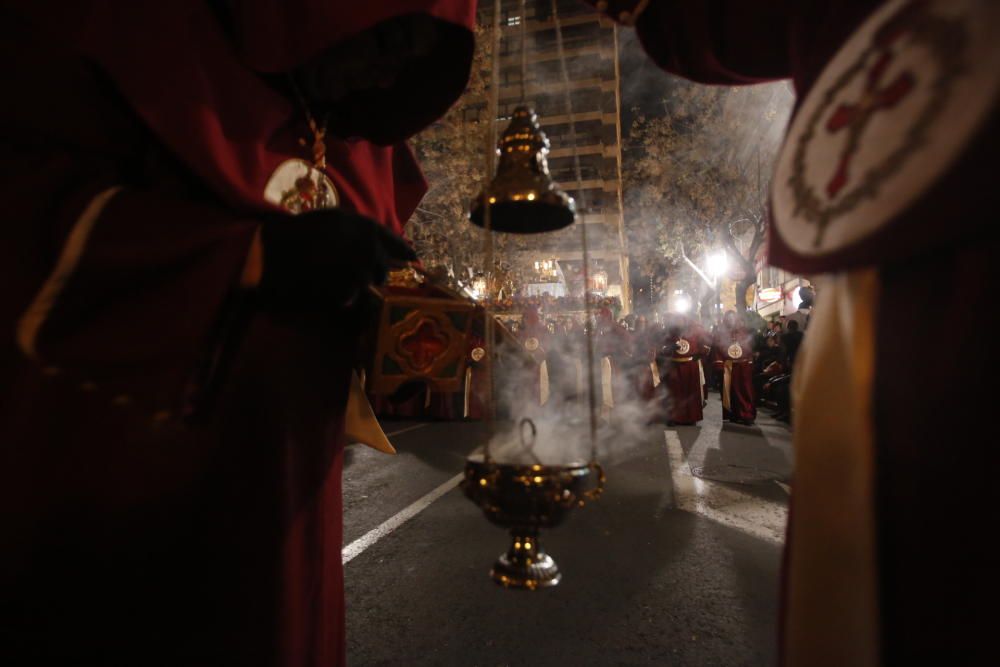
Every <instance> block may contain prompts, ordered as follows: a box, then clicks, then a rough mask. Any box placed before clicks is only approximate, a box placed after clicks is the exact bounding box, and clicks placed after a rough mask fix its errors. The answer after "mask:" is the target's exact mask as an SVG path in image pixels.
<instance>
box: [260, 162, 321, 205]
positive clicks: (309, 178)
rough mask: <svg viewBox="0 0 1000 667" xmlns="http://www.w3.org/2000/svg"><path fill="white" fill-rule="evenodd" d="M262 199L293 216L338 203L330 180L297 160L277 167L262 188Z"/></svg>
mask: <svg viewBox="0 0 1000 667" xmlns="http://www.w3.org/2000/svg"><path fill="white" fill-rule="evenodd" d="M264 200H265V201H267V202H268V203H270V204H274V205H275V206H280V207H281V208H283V209H284V210H286V211H288V212H289V213H292V214H296V215H297V214H299V213H304V212H306V211H315V210H319V209H324V208H336V207H337V206H338V205H339V204H340V197H339V196H338V194H337V188H336V187H335V186H334V185H333V181H331V180H330V177H329V176H327V175H326V174H324V173H323V172H322V171H320V170H319V169H316V168H315V167H313V166H312V165H310V164H309V163H308V162H306V161H305V160H300V159H298V158H293V159H290V160H285V161H284V162H282V163H281V164H280V165H278V168H277V169H275V170H274V173H273V174H271V178H270V180H268V182H267V185H266V186H265V187H264Z"/></svg>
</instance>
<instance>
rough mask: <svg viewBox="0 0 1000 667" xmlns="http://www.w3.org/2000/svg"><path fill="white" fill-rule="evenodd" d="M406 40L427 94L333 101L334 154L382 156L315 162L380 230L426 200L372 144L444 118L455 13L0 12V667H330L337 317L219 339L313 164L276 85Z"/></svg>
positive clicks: (305, 5) (460, 39) (254, 317)
mask: <svg viewBox="0 0 1000 667" xmlns="http://www.w3.org/2000/svg"><path fill="white" fill-rule="evenodd" d="M403 14H408V15H411V16H420V17H423V20H425V21H427V22H428V23H429V25H431V26H432V27H433V28H432V29H433V30H436V31H438V35H439V37H445V38H446V39H439V40H438V41H436V42H435V44H436V46H435V47H434V48H433V49H432V50H431V51H430V52H429V53H427V54H426V59H427V60H426V61H425V64H426V63H427V62H430V63H431V64H433V65H434V66H433V67H427V71H433V72H434V76H433V77H428V76H419V75H418V73H417V72H411V73H408V75H407V76H404V77H401V78H400V79H398V80H397V81H398V85H396V86H391V87H387V88H383V89H380V91H367V92H361V93H358V95H359V96H360V97H362V98H365V99H360V100H359V101H358V104H366V105H367V106H368V107H369V108H376V107H379V105H378V104H374V105H373V104H371V102H372V100H375V102H381V101H383V100H386V99H389V98H390V97H392V96H393V95H396V96H397V97H398V99H396V104H395V105H389V106H388V107H387V108H386V111H385V113H384V114H379V113H375V112H372V113H368V114H366V115H365V120H364V122H362V121H359V120H358V119H356V118H353V117H352V115H351V109H352V108H354V107H353V102H351V101H350V100H351V96H350V95H347V97H346V98H345V99H346V100H347V101H346V102H345V103H344V104H342V105H341V109H340V114H341V115H340V116H336V115H335V117H334V118H331V123H330V126H329V128H328V131H329V134H330V135H335V134H337V133H338V132H339V131H341V130H343V132H342V134H348V133H350V134H360V135H363V136H372V137H375V138H377V139H378V140H380V141H386V142H388V143H389V144H391V145H386V146H385V147H380V146H377V145H374V144H372V143H368V142H366V141H360V140H358V141H351V142H347V141H342V140H337V139H334V138H328V140H327V167H326V169H325V173H324V174H322V176H320V177H319V178H320V180H323V179H329V181H328V183H327V185H328V186H329V187H328V190H327V193H328V195H329V194H330V192H331V191H332V192H333V193H334V194H333V197H335V199H336V202H337V203H339V205H340V206H341V207H343V208H344V209H347V210H353V211H356V212H358V213H360V214H363V215H366V216H368V217H370V218H373V219H375V220H376V221H378V222H379V223H381V224H383V225H386V226H388V227H389V228H391V229H393V230H396V231H398V230H400V229H401V227H402V224H403V223H404V222H405V221H406V219H407V218H408V216H409V215H410V213H411V211H412V210H413V208H414V207H415V205H416V203H417V201H418V200H419V198H420V197H421V195H422V193H423V190H424V183H423V179H422V177H421V175H420V172H419V169H418V168H417V165H416V163H415V162H414V160H413V157H412V155H411V153H410V152H409V150H408V149H407V148H406V147H405V145H403V144H402V143H395V142H398V141H400V140H401V139H403V138H404V137H405V136H406V135H407V134H408V133H410V132H412V131H413V130H414V129H416V127H419V125H420V124H426V123H427V122H429V121H430V120H431V119H433V118H434V117H435V116H436V115H438V114H439V113H441V112H442V111H443V110H444V109H445V108H447V106H448V105H449V104H450V103H451V101H452V100H453V99H454V98H455V97H456V96H457V95H458V94H459V93H460V92H461V90H462V87H463V85H464V80H465V77H466V74H467V67H468V62H469V55H470V53H471V48H472V37H471V31H470V30H469V29H468V26H469V25H471V19H472V8H471V6H469V4H468V3H465V2H446V1H444V0H442V1H439V2H432V1H427V2H422V3H421V2H417V1H416V0H414V1H412V2H405V1H399V2H391V3H389V2H386V3H361V4H357V3H345V2H335V1H333V0H329V1H325V2H320V1H319V0H315V1H314V0H289V1H282V2H278V1H277V0H275V1H268V0H232V2H223V1H221V0H220V2H216V3H208V2H201V1H196V0H176V1H171V2H156V3H149V2H131V1H124V0H121V1H110V0H108V1H100V0H89V1H86V2H77V3H55V2H16V1H15V0H4V1H3V2H2V3H0V17H2V22H3V26H4V32H5V34H4V39H3V40H2V42H0V44H2V46H0V52H2V55H3V64H2V65H0V87H2V89H3V90H4V91H5V99H6V101H5V103H4V105H3V107H2V109H0V169H2V176H0V193H2V194H3V197H2V199H0V201H2V215H3V224H2V225H0V230H2V231H0V235H2V240H0V253H2V254H0V267H2V268H0V272H2V276H3V284H4V287H3V290H0V294H2V297H0V321H2V323H3V327H4V332H5V334H4V338H3V351H2V353H0V355H2V356H0V358H2V365H0V373H2V375H3V378H2V389H0V396H2V400H0V663H2V664H5V665H54V664H60V665H61V664H66V665H70V664H73V665H77V664H80V665H83V664H86V665H324V666H329V665H339V664H342V663H343V660H344V642H343V631H344V623H343V611H344V610H343V585H342V568H341V556H340V550H341V497H340V475H341V463H342V447H343V411H344V406H345V402H346V394H347V387H348V379H349V374H350V369H351V366H352V363H353V359H352V354H353V350H354V347H355V345H354V336H355V333H356V332H355V328H356V326H357V325H356V324H355V320H356V319H357V318H356V317H352V315H351V311H349V310H342V311H337V310H334V309H333V307H334V304H331V307H332V308H331V311H330V312H333V313H337V312H339V313H341V314H340V315H338V316H336V317H330V316H329V315H327V316H325V317H316V318H312V319H310V318H305V317H291V316H278V315H269V314H267V313H264V312H259V313H252V312H249V313H248V312H245V311H241V312H243V317H242V319H237V321H236V325H235V326H237V327H238V328H239V329H241V330H242V332H241V334H242V335H240V336H226V337H224V338H223V339H222V341H223V342H226V341H237V340H239V341H242V343H241V345H239V346H238V347H235V348H227V347H226V346H225V345H222V346H220V345H219V344H218V343H219V339H218V336H216V335H215V333H214V332H218V331H223V332H231V331H232V328H233V326H234V325H233V321H232V318H231V317H227V316H226V313H227V312H230V311H228V310H227V306H226V304H227V302H229V301H230V295H231V294H233V293H234V291H233V289H234V287H236V285H237V284H238V282H239V281H240V277H241V274H243V275H244V276H246V275H247V274H246V273H245V272H244V267H246V266H248V257H247V255H248V248H250V247H251V244H252V239H253V238H254V234H255V231H256V230H257V229H258V221H259V220H260V219H261V218H262V217H264V216H271V218H270V219H272V220H274V219H275V216H282V215H285V214H284V213H283V212H282V211H281V204H282V201H283V200H285V204H286V205H289V206H290V204H289V201H290V200H286V199H285V197H284V195H285V194H286V192H285V190H284V189H283V188H284V187H285V185H288V183H286V184H284V185H283V184H282V183H281V182H280V180H273V179H272V176H274V175H276V174H277V173H279V172H282V170H284V171H285V172H287V171H288V170H289V169H290V170H291V171H292V172H293V173H294V172H295V171H296V170H297V169H301V168H303V167H304V165H307V164H309V163H310V162H311V158H312V157H313V156H312V151H311V149H310V145H311V143H312V140H311V136H310V133H309V131H308V128H307V127H306V125H305V119H304V115H303V112H302V109H301V108H300V107H299V106H297V105H296V103H295V100H294V99H290V98H289V96H288V95H286V94H283V93H281V92H279V91H280V90H282V87H281V85H280V80H281V78H282V74H281V73H282V72H284V71H287V70H288V69H289V68H291V67H294V66H295V65H297V64H300V63H303V62H304V61H306V60H308V59H310V58H313V57H315V56H317V55H319V54H321V53H322V52H323V51H324V50H325V49H327V48H328V47H333V46H334V45H336V44H339V43H346V42H347V41H349V40H350V39H353V38H355V37H357V36H358V35H361V34H362V33H364V31H366V30H368V29H371V28H372V27H373V26H376V25H378V24H381V23H383V22H384V21H386V20H389V19H391V18H392V17H397V16H400V15H403ZM224 25H225V26H226V27H223V26H224ZM265 75H270V76H274V77H277V80H278V83H277V84H275V83H274V80H272V81H270V82H268V81H265V78H264V76H265ZM418 91H419V92H420V93H421V94H420V95H415V94H414V93H416V92H418ZM368 98H370V99H368ZM400 108H405V109H406V110H407V114H406V115H405V116H397V115H396V111H397V110H398V109H400ZM345 128H346V129H345ZM300 140H305V145H304V146H303V145H301V144H300ZM289 161H291V162H289ZM300 173H301V172H300ZM308 204H309V202H308V201H306V200H304V199H303V200H301V201H298V202H297V204H296V205H303V206H305V205H308ZM252 264H253V262H249V265H252ZM285 315H288V314H287V313H286V314H285ZM220 322H228V324H227V326H225V327H221V328H220V326H219V325H220ZM222 358H225V359H227V361H226V363H224V364H221V367H224V368H227V369H228V371H229V372H228V373H227V374H226V375H225V377H223V378H221V379H220V378H219V377H218V374H217V373H216V374H212V373H209V374H207V375H205V374H202V372H203V371H204V370H205V369H206V368H218V367H220V364H218V363H216V362H217V361H218V360H219V359H222ZM203 377H213V378H215V384H214V385H212V386H215V387H216V388H217V389H218V391H217V392H216V394H215V395H214V401H212V402H211V403H210V404H207V403H205V402H204V401H203V400H200V401H199V402H198V403H197V404H196V406H195V407H198V406H200V407H201V408H202V409H200V410H198V411H196V412H195V413H194V414H193V415H192V414H191V410H192V403H191V398H192V396H194V397H199V398H200V399H204V397H205V389H206V385H204V383H199V379H200V378H203ZM206 405H210V408H211V409H208V408H206V407H205V406H206ZM185 416H188V417H191V418H192V419H184V417H185ZM193 418H197V419H196V420H194V419H193Z"/></svg>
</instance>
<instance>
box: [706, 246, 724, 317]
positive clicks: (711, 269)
mask: <svg viewBox="0 0 1000 667" xmlns="http://www.w3.org/2000/svg"><path fill="white" fill-rule="evenodd" d="M707 266H708V273H709V275H710V276H712V280H713V282H715V303H716V308H718V310H719V312H722V288H721V285H720V282H719V278H721V277H722V276H723V275H725V273H726V270H727V269H728V268H729V258H728V257H726V251H725V250H719V251H717V252H714V253H712V254H711V255H709V256H708V261H707Z"/></svg>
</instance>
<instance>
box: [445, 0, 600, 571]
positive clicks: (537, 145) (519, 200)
mask: <svg viewBox="0 0 1000 667" xmlns="http://www.w3.org/2000/svg"><path fill="white" fill-rule="evenodd" d="M552 20H553V22H554V26H555V34H556V44H557V48H558V55H559V62H560V65H561V70H562V79H563V90H564V94H565V105H566V110H567V113H568V117H569V139H570V142H571V144H572V151H573V162H574V167H575V172H576V181H577V188H578V189H579V191H580V195H581V197H582V195H583V188H582V182H583V178H582V175H581V169H580V158H579V153H578V151H577V146H576V127H575V123H574V119H573V107H572V99H571V97H570V89H569V85H568V84H569V75H568V72H567V69H566V58H565V53H564V50H563V39H562V26H561V24H560V21H559V13H558V7H557V3H556V0H552ZM525 24H526V20H525V1H524V0H521V30H520V33H521V105H520V106H518V107H517V108H516V109H515V110H514V113H513V115H512V118H511V122H510V125H509V126H508V127H507V129H506V130H505V131H504V133H503V135H502V137H501V139H500V141H499V143H498V142H497V141H496V138H495V132H496V129H495V122H496V118H497V112H498V107H499V104H498V90H497V81H498V74H499V48H498V47H499V36H500V0H495V6H494V16H493V76H492V80H491V88H490V91H491V95H490V97H491V101H490V107H489V112H490V122H489V123H488V124H487V125H488V128H489V131H488V134H489V137H488V150H487V165H486V179H485V181H486V183H487V185H486V186H485V187H484V188H483V191H482V192H481V194H480V195H479V196H477V197H476V198H475V199H474V200H473V202H472V206H471V211H470V213H469V218H470V220H471V222H472V223H473V224H475V225H477V226H479V227H482V228H483V230H484V256H485V258H486V270H487V271H492V270H493V267H494V260H493V234H494V233H515V234H535V233H543V232H551V231H555V230H558V229H563V228H565V227H568V226H569V225H571V224H572V223H573V222H574V221H575V219H576V205H575V202H574V201H573V199H572V198H571V197H570V196H568V195H567V194H566V193H565V192H563V191H562V190H561V189H560V188H559V186H558V185H557V184H556V183H555V182H554V181H553V180H552V176H551V175H550V173H549V168H548V162H547V160H546V155H547V154H548V151H549V140H548V139H547V138H546V136H545V133H544V132H543V131H542V129H541V126H540V124H539V122H538V117H537V115H536V114H535V112H534V110H533V109H532V108H530V107H529V106H528V105H527V104H526V103H525V99H526V83H525V81H526V78H525V75H526V71H527V67H526V55H525V53H526V52H525V40H526V38H527V31H526V27H525ZM496 155H499V164H498V165H497V168H496V173H495V175H494V173H493V161H494V156H496ZM579 227H580V238H581V245H582V251H583V267H584V268H583V270H584V276H583V277H584V285H585V286H586V285H589V284H590V280H589V275H588V274H589V268H588V259H589V256H588V250H587V229H586V227H587V226H586V225H580V226H579ZM584 294H585V299H584V301H585V313H586V317H587V319H588V320H589V319H590V313H591V303H590V294H589V291H588V290H586V288H585V290H584ZM487 296H488V295H487ZM485 306H486V307H485V318H486V326H485V327H484V330H485V332H486V348H487V350H488V351H489V353H488V354H487V355H486V361H487V364H488V365H489V366H488V368H487V374H488V376H489V378H490V384H491V385H492V383H493V378H494V373H493V369H492V367H491V366H492V360H493V358H494V350H495V347H494V341H493V330H494V327H492V326H490V321H491V320H492V319H493V313H492V309H491V306H490V300H489V298H487V299H486V301H485ZM591 336H592V328H591V327H588V328H587V334H586V350H587V368H588V372H587V378H588V382H587V387H588V401H589V437H590V459H589V461H573V460H570V461H564V462H560V463H553V462H550V461H544V462H543V461H542V460H541V459H539V458H538V456H537V455H535V453H534V445H535V440H536V438H537V437H538V432H537V430H536V427H535V424H534V423H533V422H532V420H531V419H530V418H528V417H523V418H521V419H520V421H519V433H518V435H519V438H520V444H521V449H520V450H519V453H520V454H521V456H519V457H517V458H518V460H516V461H500V460H497V459H496V458H494V457H493V456H492V455H491V451H490V444H489V440H487V444H486V446H485V447H484V449H483V452H482V454H474V455H472V456H470V457H469V459H468V460H467V462H466V466H465V479H464V480H463V482H462V488H463V490H464V492H465V495H466V496H467V497H468V498H469V499H470V500H471V501H472V502H474V503H476V505H478V506H479V507H480V508H482V510H483V512H484V513H485V515H486V517H487V519H489V520H490V522H492V523H494V524H497V525H499V526H501V527H503V528H506V529H508V530H509V531H510V535H511V543H510V547H509V548H508V549H507V551H506V552H505V553H503V554H501V555H500V557H499V558H498V559H497V561H496V562H495V563H494V565H493V568H492V569H491V571H490V576H491V577H492V579H493V580H494V581H495V582H497V583H498V584H500V585H502V586H504V587H509V588H521V589H528V590H535V589H538V588H545V587H549V586H555V585H556V584H558V583H559V581H560V580H561V577H562V575H561V573H560V571H559V567H558V566H557V565H556V562H555V561H554V560H553V559H552V557H551V556H550V555H548V554H547V553H546V552H545V550H544V549H543V548H542V546H541V544H540V543H539V532H540V531H541V530H542V529H543V528H544V529H548V528H553V527H555V526H557V525H559V524H560V523H562V522H563V521H564V520H565V518H566V517H567V515H568V514H569V513H570V511H571V510H572V509H573V508H575V507H582V506H583V505H585V504H586V503H587V502H588V501H591V500H595V499H597V498H598V497H599V496H600V494H601V492H602V491H603V489H604V482H605V477H604V471H603V469H602V468H601V465H600V464H599V463H598V461H597V412H596V409H597V408H596V389H595V384H594V373H593V367H594V351H593V347H594V346H593V340H592V338H591ZM494 396H495V391H494V388H493V387H492V386H491V387H490V388H489V400H488V403H489V406H488V409H487V423H488V424H489V430H490V435H491V436H492V434H493V431H494V429H495V425H494V424H495V421H494V418H495V402H494Z"/></svg>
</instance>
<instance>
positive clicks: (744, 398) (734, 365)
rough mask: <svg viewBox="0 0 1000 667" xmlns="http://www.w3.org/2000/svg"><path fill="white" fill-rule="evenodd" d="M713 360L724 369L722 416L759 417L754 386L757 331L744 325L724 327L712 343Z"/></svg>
mask: <svg viewBox="0 0 1000 667" xmlns="http://www.w3.org/2000/svg"><path fill="white" fill-rule="evenodd" d="M712 362H713V363H714V364H715V367H716V368H718V369H722V372H723V385H722V392H723V398H722V418H723V419H727V420H730V421H736V422H748V423H752V422H753V421H754V420H755V419H757V403H756V400H755V397H754V389H753V332H752V331H749V330H747V329H744V328H743V327H733V328H731V329H729V328H726V327H725V326H723V327H720V329H719V333H718V334H717V336H716V339H715V343H714V345H713V346H712ZM727 376H728V377H727ZM727 385H728V393H727ZM727 403H728V404H729V405H728V406H727V405H726V404H727Z"/></svg>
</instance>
